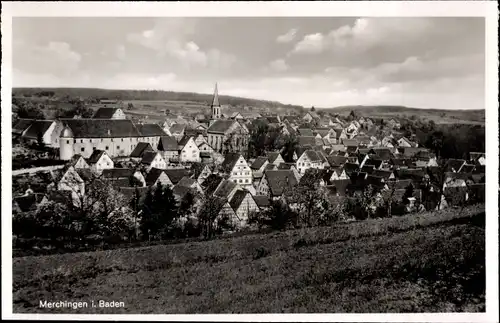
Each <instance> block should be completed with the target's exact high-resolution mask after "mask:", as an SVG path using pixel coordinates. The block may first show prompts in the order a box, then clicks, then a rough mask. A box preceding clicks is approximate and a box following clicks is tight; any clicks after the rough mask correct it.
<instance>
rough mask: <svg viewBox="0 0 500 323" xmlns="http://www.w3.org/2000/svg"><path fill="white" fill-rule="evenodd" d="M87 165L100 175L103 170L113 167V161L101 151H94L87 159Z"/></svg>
mask: <svg viewBox="0 0 500 323" xmlns="http://www.w3.org/2000/svg"><path fill="white" fill-rule="evenodd" d="M88 164H89V166H90V168H91V169H92V170H93V171H95V172H97V173H101V172H102V171H103V170H104V169H111V168H114V167H115V163H114V162H113V160H112V159H111V158H110V157H109V156H108V154H107V153H106V152H105V151H103V150H94V152H93V153H92V155H90V157H89V159H88Z"/></svg>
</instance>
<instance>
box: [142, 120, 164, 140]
mask: <svg viewBox="0 0 500 323" xmlns="http://www.w3.org/2000/svg"><path fill="white" fill-rule="evenodd" d="M136 128H137V131H138V132H139V135H140V136H142V137H157V136H165V135H166V133H165V131H163V129H162V128H161V127H160V126H159V125H157V124H156V123H144V124H137V125H136Z"/></svg>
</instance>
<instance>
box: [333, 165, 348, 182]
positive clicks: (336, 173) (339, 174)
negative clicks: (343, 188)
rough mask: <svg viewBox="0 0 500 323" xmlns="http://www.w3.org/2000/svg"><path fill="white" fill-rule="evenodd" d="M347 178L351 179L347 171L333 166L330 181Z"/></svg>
mask: <svg viewBox="0 0 500 323" xmlns="http://www.w3.org/2000/svg"><path fill="white" fill-rule="evenodd" d="M346 179H349V176H347V173H346V171H345V170H344V169H343V168H341V167H335V168H332V173H331V175H330V177H329V178H328V180H329V181H330V182H331V181H338V180H346Z"/></svg>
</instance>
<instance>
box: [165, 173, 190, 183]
mask: <svg viewBox="0 0 500 323" xmlns="http://www.w3.org/2000/svg"><path fill="white" fill-rule="evenodd" d="M164 171H165V174H167V176H168V178H169V179H170V181H171V182H172V184H174V185H176V184H177V183H179V181H180V180H181V179H182V178H183V177H184V176H189V170H187V169H165V170H164Z"/></svg>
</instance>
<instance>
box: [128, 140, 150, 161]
mask: <svg viewBox="0 0 500 323" xmlns="http://www.w3.org/2000/svg"><path fill="white" fill-rule="evenodd" d="M145 151H154V150H153V147H151V145H150V144H149V143H148V142H139V143H137V145H136V146H135V148H134V150H133V151H132V152H131V153H130V157H132V158H140V157H142V154H143V153H144V152H145Z"/></svg>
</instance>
